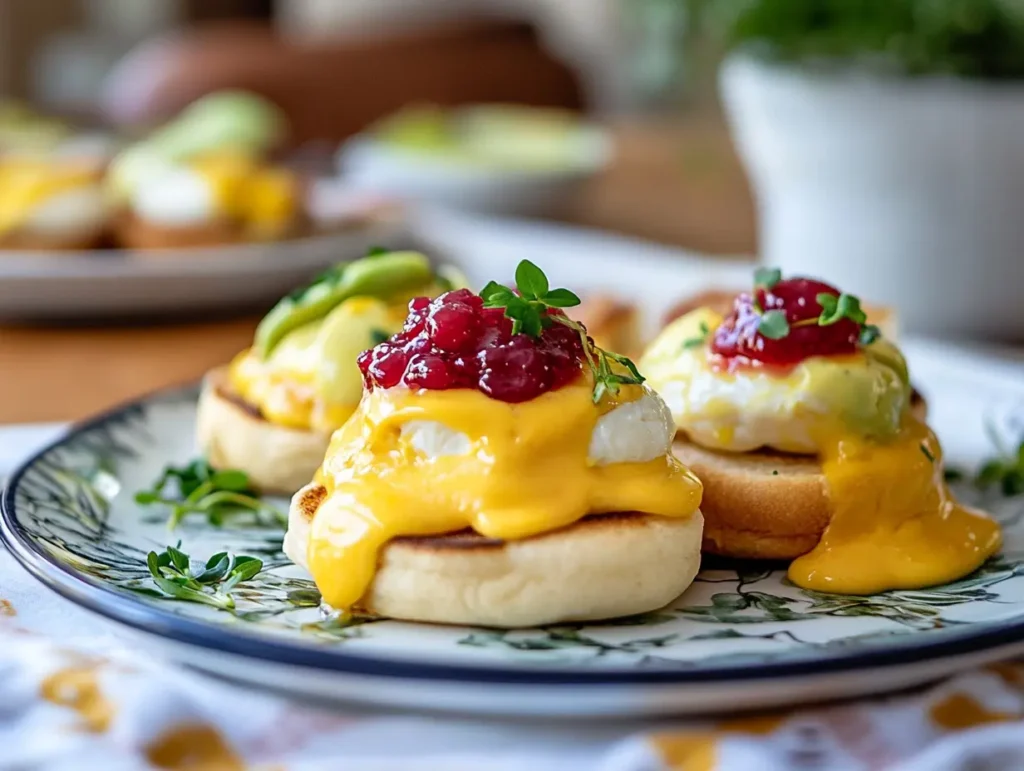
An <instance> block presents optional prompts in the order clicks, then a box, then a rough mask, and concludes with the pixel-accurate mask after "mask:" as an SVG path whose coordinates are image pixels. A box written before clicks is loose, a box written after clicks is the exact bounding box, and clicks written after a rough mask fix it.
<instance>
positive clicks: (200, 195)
mask: <svg viewBox="0 0 1024 771" xmlns="http://www.w3.org/2000/svg"><path fill="white" fill-rule="evenodd" d="M130 203H131V207H132V209H133V211H134V212H135V213H136V215H138V216H139V217H140V218H141V219H143V220H145V221H146V222H151V223H153V224H155V225H161V226H164V227H184V226H189V225H200V224H203V223H205V222H209V221H210V220H212V219H214V218H215V217H216V214H217V202H216V200H215V198H214V192H213V190H212V189H211V188H210V185H209V184H208V183H207V181H206V180H205V179H203V177H202V175H200V174H197V173H196V172H194V171H192V170H190V169H185V168H166V169H164V170H162V172H161V173H156V174H153V175H152V176H149V177H147V178H145V179H141V180H139V181H138V182H137V183H136V185H135V187H134V189H133V190H132V192H131V195H130Z"/></svg>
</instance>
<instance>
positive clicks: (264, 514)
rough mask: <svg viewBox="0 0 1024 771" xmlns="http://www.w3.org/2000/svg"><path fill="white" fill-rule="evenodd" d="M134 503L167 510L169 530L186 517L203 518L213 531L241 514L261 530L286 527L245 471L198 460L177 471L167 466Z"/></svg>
mask: <svg viewBox="0 0 1024 771" xmlns="http://www.w3.org/2000/svg"><path fill="white" fill-rule="evenodd" d="M135 502H136V503H138V504H139V505H141V506H152V505H161V506H166V507H168V508H169V509H170V513H169V515H168V518H167V526H168V528H169V529H171V530H173V529H174V528H176V527H177V526H178V525H179V524H181V522H182V520H184V519H185V518H186V517H187V516H188V515H189V514H202V515H204V516H205V517H206V519H207V522H209V523H210V524H211V525H214V526H215V527H221V526H223V525H224V523H225V521H226V520H227V519H228V518H231V517H235V516H238V515H241V514H249V515H251V516H252V517H253V518H254V519H255V522H256V524H258V525H260V526H272V527H278V526H282V525H286V524H287V519H286V518H285V516H284V515H283V514H282V513H281V512H279V511H278V510H277V509H276V508H274V507H273V506H271V505H269V504H268V503H266V502H264V501H262V500H261V499H260V497H259V494H258V493H257V492H256V491H255V490H254V489H253V487H252V484H251V483H250V482H249V476H248V475H247V474H246V473H245V472H244V471H237V470H233V469H224V470H220V471H218V470H216V469H214V468H213V467H211V466H210V464H209V463H207V462H206V461H205V460H203V459H201V458H200V459H197V460H194V461H192V462H191V463H189V464H188V465H187V466H182V467H180V468H179V467H176V466H167V467H166V468H164V470H163V472H162V473H161V474H160V476H159V478H158V479H157V480H156V482H154V483H153V487H152V488H150V489H149V490H140V491H139V492H137V493H136V494H135Z"/></svg>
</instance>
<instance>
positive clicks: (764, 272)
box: [754, 268, 782, 289]
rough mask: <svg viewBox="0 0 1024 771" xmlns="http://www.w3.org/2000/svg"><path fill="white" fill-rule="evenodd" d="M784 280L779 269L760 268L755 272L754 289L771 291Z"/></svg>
mask: <svg viewBox="0 0 1024 771" xmlns="http://www.w3.org/2000/svg"><path fill="white" fill-rule="evenodd" d="M781 280H782V271H781V270H779V269H778V268H758V269H757V270H755V271H754V288H755V289H771V288H772V287H773V286H775V285H776V284H777V283H779V282H780V281H781Z"/></svg>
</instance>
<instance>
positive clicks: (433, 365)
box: [359, 289, 583, 402]
mask: <svg viewBox="0 0 1024 771" xmlns="http://www.w3.org/2000/svg"><path fill="white" fill-rule="evenodd" d="M582 363H583V343H582V341H581V340H580V336H579V334H577V332H576V331H574V330H572V329H569V328H568V327H566V326H563V325H561V324H553V325H551V326H550V327H547V328H546V329H544V331H543V333H542V334H541V336H540V337H531V336H529V335H525V334H517V335H513V334H512V321H511V320H510V319H507V318H505V315H504V311H503V309H501V308H484V306H483V300H482V299H481V298H480V297H478V296H477V295H475V294H473V293H472V292H470V291H469V290H468V289H457V290H455V291H453V292H447V293H445V294H443V295H441V296H440V297H438V298H436V299H435V300H433V301H431V300H428V299H427V298H426V297H417V298H415V299H414V300H412V301H411V302H410V303H409V315H408V317H407V318H406V320H405V326H404V328H403V330H402V331H401V332H399V333H398V334H397V335H395V336H394V337H392V338H391V339H390V340H386V341H384V342H383V343H380V344H379V345H377V346H376V347H374V348H371V349H370V350H368V351H366V352H364V353H363V354H362V355H360V357H359V369H360V370H361V371H362V373H363V381H364V382H365V383H366V387H367V388H373V387H375V386H379V387H381V388H391V387H393V386H396V385H405V386H408V387H409V388H427V389H430V390H446V389H449V388H478V389H479V390H480V391H482V392H483V393H485V394H487V395H488V396H490V397H492V398H494V399H499V400H501V401H503V402H525V401H528V400H530V399H533V398H534V397H536V396H539V395H540V394H542V393H545V392H546V391H551V390H554V389H556V388H561V387H562V386H563V385H566V384H567V383H569V382H571V381H573V380H575V379H576V377H577V376H578V375H579V373H580V369H581V367H582Z"/></svg>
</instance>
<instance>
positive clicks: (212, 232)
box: [114, 211, 309, 251]
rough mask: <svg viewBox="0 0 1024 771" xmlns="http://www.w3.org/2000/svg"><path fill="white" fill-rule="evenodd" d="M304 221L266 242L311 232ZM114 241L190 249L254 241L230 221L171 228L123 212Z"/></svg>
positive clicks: (124, 245) (140, 246)
mask: <svg viewBox="0 0 1024 771" xmlns="http://www.w3.org/2000/svg"><path fill="white" fill-rule="evenodd" d="M308 232H309V231H308V227H307V223H306V221H305V219H304V218H302V217H296V218H295V221H294V222H293V223H291V224H290V225H289V226H287V227H285V228H283V229H282V230H281V231H280V232H279V233H276V234H274V236H273V237H270V238H266V239H263V240H265V241H282V240H284V239H287V238H298V237H300V236H303V235H306V234H307V233H308ZM114 238H115V240H116V241H117V243H118V245H119V246H121V247H122V248H124V249H137V250H140V251H146V250H149V249H189V248H201V247H214V246H231V245H234V244H246V243H252V242H254V241H256V240H257V239H253V238H252V237H250V235H249V234H247V233H246V232H245V230H244V229H243V228H242V227H240V226H239V225H238V224H237V223H234V222H230V221H228V220H211V221H210V222H204V223H202V224H198V225H180V226H176V227H168V226H164V225H158V224H156V223H153V222H149V221H147V220H144V219H142V218H141V217H137V216H136V215H135V214H133V213H132V212H130V211H123V212H121V213H120V214H119V215H118V216H117V217H116V218H115V221H114Z"/></svg>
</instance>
